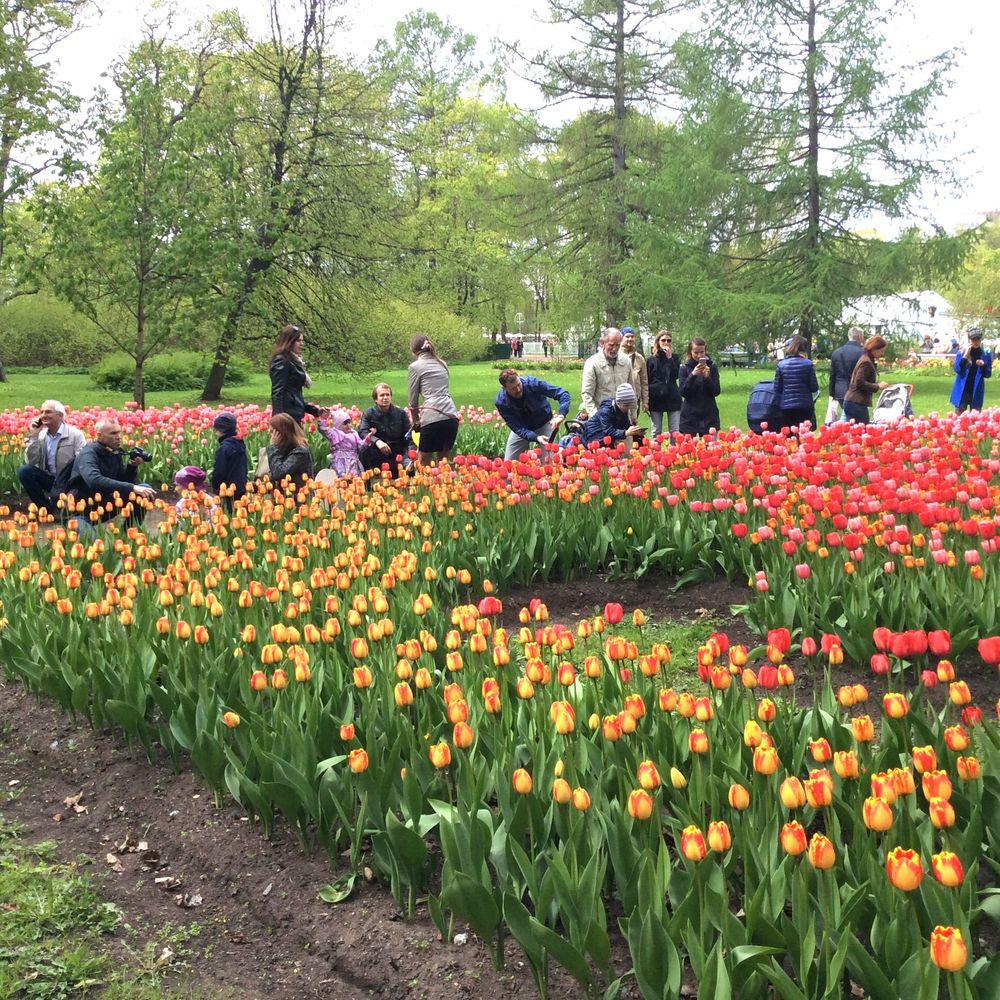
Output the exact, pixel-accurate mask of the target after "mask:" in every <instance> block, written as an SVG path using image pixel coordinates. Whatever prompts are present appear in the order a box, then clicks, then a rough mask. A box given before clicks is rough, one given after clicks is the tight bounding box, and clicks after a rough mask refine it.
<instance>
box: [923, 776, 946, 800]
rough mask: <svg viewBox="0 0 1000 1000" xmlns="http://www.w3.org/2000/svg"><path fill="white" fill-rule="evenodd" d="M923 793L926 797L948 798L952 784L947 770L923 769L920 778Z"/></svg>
mask: <svg viewBox="0 0 1000 1000" xmlns="http://www.w3.org/2000/svg"><path fill="white" fill-rule="evenodd" d="M920 784H921V786H922V788H923V790H924V795H925V796H926V797H927V798H928V799H950V798H951V792H952V786H951V778H949V777H948V772H947V771H925V772H924V773H923V775H922V776H921V778H920Z"/></svg>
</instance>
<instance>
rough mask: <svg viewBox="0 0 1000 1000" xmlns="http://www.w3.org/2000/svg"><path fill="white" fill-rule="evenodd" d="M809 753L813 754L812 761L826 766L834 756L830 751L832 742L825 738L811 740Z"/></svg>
mask: <svg viewBox="0 0 1000 1000" xmlns="http://www.w3.org/2000/svg"><path fill="white" fill-rule="evenodd" d="M809 753H810V754H812V759H813V760H814V761H816V763H817V764H825V763H826V762H827V761H828V760H829V759H830V758H831V757H832V756H833V753H832V751H831V749H830V741H829V740H828V739H826V738H825V737H820V739H818V740H810V741H809Z"/></svg>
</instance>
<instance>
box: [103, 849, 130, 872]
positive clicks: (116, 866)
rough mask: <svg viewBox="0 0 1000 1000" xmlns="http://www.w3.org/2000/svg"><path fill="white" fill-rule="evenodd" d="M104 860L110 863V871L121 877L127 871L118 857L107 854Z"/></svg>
mask: <svg viewBox="0 0 1000 1000" xmlns="http://www.w3.org/2000/svg"><path fill="white" fill-rule="evenodd" d="M104 860H105V861H106V862H107V863H108V867H110V869H111V870H112V871H113V872H115V873H116V874H118V875H120V874H121V873H122V872H123V871H125V869H124V868H123V867H122V863H121V862H120V861H119V860H118V858H117V856H116V855H114V854H105V855H104Z"/></svg>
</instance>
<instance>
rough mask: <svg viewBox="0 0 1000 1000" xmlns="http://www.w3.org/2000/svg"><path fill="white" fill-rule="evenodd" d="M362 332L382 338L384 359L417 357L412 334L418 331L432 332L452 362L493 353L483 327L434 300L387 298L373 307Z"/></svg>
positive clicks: (403, 360) (440, 350) (406, 360)
mask: <svg viewBox="0 0 1000 1000" xmlns="http://www.w3.org/2000/svg"><path fill="white" fill-rule="evenodd" d="M361 332H362V333H363V334H364V335H365V336H369V335H370V336H374V337H377V338H379V339H380V340H381V341H382V343H383V353H382V355H381V358H382V363H384V360H385V359H386V358H391V359H392V360H394V361H398V362H399V363H405V364H409V362H410V361H412V360H413V358H412V356H411V355H410V338H411V337H412V336H413V335H414V334H415V333H426V334H427V335H428V336H430V337H431V338H432V339H433V341H434V346H435V347H436V349H437V352H438V354H439V355H440V356H441V357H442V358H443V359H444V360H445V361H446V362H448V363H449V364H450V363H452V362H465V361H484V360H486V359H487V358H488V357H489V356H490V340H489V338H488V337H484V336H483V332H482V329H481V328H480V327H478V326H475V325H473V324H472V323H471V322H470V321H469V320H467V319H463V318H462V317H461V316H458V315H456V314H455V313H453V312H450V311H449V310H447V309H445V308H443V307H442V306H440V305H438V304H436V303H434V302H428V303H426V304H420V305H417V304H410V303H406V302H401V301H399V300H398V299H395V300H391V301H388V302H383V303H381V304H379V305H378V306H375V307H373V309H372V311H371V314H370V318H369V320H368V321H367V322H366V324H365V326H364V328H363V329H362V331H361ZM379 367H381V366H379Z"/></svg>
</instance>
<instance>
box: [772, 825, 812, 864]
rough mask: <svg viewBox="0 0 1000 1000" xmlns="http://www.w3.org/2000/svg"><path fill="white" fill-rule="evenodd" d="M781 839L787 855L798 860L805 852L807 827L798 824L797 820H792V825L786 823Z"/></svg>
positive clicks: (782, 829)
mask: <svg viewBox="0 0 1000 1000" xmlns="http://www.w3.org/2000/svg"><path fill="white" fill-rule="evenodd" d="M779 838H780V840H781V846H782V848H783V849H784V851H785V853H786V854H789V855H791V856H792V857H793V858H796V857H798V856H799V855H800V854H802V853H804V852H805V849H806V831H805V827H804V826H803V825H802V824H801V823H798V822H796V821H795V820H792V821H791V822H790V823H786V824H785V825H784V826H783V827H782V828H781V833H780V835H779Z"/></svg>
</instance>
